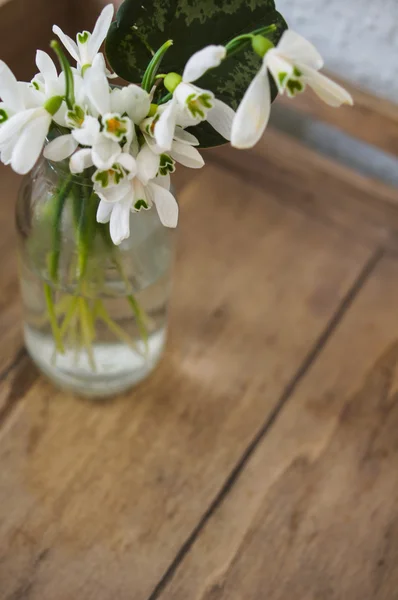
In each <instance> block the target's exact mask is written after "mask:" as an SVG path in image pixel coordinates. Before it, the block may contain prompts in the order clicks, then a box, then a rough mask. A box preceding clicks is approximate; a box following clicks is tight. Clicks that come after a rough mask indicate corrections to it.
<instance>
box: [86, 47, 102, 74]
mask: <svg viewBox="0 0 398 600" xmlns="http://www.w3.org/2000/svg"><path fill="white" fill-rule="evenodd" d="M91 69H93V70H94V71H98V73H100V74H102V75H107V69H106V62H105V58H104V55H103V54H102V52H99V53H98V54H97V55H96V56H95V57H94V59H93V62H92V65H91V67H89V68H88V69H87V70H86V72H85V74H84V78H86V74H87V73H88V72H89V71H91Z"/></svg>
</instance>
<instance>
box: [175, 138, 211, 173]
mask: <svg viewBox="0 0 398 600" xmlns="http://www.w3.org/2000/svg"><path fill="white" fill-rule="evenodd" d="M170 155H171V158H173V159H174V160H176V161H177V162H179V163H180V164H181V165H184V167H188V168H190V169H201V168H202V167H203V166H204V164H205V161H204V160H203V158H202V156H201V155H200V154H199V152H198V151H197V150H196V148H194V147H193V146H188V145H187V144H183V143H182V142H176V141H174V142H173V145H172V147H171V151H170Z"/></svg>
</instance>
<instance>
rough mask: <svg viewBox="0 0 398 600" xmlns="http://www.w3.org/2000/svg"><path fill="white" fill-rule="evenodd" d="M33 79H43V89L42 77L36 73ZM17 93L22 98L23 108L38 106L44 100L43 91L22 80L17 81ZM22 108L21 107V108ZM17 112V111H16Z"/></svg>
mask: <svg viewBox="0 0 398 600" xmlns="http://www.w3.org/2000/svg"><path fill="white" fill-rule="evenodd" d="M35 79H42V80H43V89H44V78H43V76H42V75H37V76H36V77H35ZM18 87H19V93H20V97H21V100H22V105H23V106H24V108H25V109H29V108H39V107H40V106H43V103H44V102H45V95H44V92H42V91H41V92H40V91H39V90H37V89H36V88H35V87H34V86H33V85H31V84H29V83H26V82H24V81H19V82H18ZM21 110H23V109H21ZM18 112H19V111H18Z"/></svg>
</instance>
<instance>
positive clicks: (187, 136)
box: [174, 109, 235, 146]
mask: <svg viewBox="0 0 398 600" xmlns="http://www.w3.org/2000/svg"><path fill="white" fill-rule="evenodd" d="M231 110H232V109H231ZM210 112H211V111H210ZM234 114H235V113H234ZM174 139H175V140H177V141H179V142H181V143H182V144H189V145H190V146H199V140H198V138H196V137H195V136H194V135H192V133H189V131H185V129H183V128H182V127H180V126H177V127H176V128H175V131H174Z"/></svg>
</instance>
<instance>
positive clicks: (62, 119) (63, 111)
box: [53, 102, 68, 127]
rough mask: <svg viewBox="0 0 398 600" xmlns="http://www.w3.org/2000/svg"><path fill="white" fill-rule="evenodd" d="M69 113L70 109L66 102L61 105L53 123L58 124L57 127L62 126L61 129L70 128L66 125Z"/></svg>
mask: <svg viewBox="0 0 398 600" xmlns="http://www.w3.org/2000/svg"><path fill="white" fill-rule="evenodd" d="M67 112H68V107H67V106H66V104H65V102H63V103H62V104H61V108H60V109H59V110H58V111H57V112H56V113H55V115H54V116H53V121H55V122H56V123H57V125H61V127H68V125H67V123H66V115H67Z"/></svg>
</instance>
